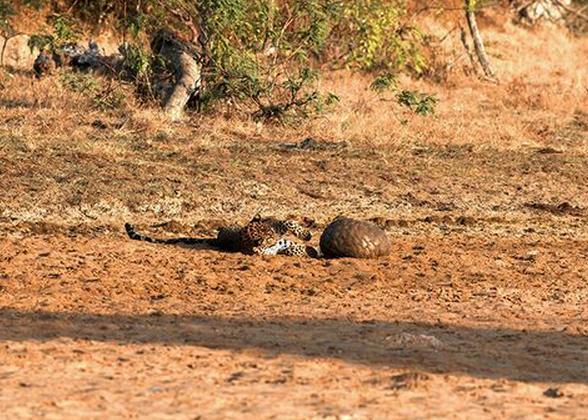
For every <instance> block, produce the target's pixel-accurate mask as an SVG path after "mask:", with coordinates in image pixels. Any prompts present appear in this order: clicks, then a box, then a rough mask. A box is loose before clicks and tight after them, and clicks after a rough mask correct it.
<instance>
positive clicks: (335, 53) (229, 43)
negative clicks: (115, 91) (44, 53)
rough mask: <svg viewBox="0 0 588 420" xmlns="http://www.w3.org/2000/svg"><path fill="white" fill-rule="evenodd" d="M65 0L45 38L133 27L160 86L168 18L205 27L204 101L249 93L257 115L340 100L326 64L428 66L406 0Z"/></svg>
mask: <svg viewBox="0 0 588 420" xmlns="http://www.w3.org/2000/svg"><path fill="white" fill-rule="evenodd" d="M1 1H2V0H0V2H1ZM36 1H37V3H39V2H40V3H43V1H44V2H45V3H49V1H48V0H36ZM0 4H2V3H0ZM52 4H53V3H52ZM55 4H57V6H55V5H54V6H53V7H54V8H55V9H54V10H55V13H56V15H55V16H56V17H55V18H54V21H53V33H52V34H44V35H42V36H39V37H37V38H35V42H37V43H38V44H43V43H45V45H56V44H63V43H64V42H68V41H69V40H71V39H73V38H75V36H76V34H77V31H76V30H75V27H76V26H75V22H76V21H83V22H85V23H89V22H93V23H96V22H99V23H100V24H104V23H105V22H108V23H109V24H110V25H114V27H116V28H118V29H119V30H121V31H122V32H123V33H125V34H126V35H127V39H129V41H130V42H129V45H130V46H131V49H130V50H129V51H128V53H129V54H128V57H127V61H128V62H127V63H125V64H126V70H127V71H128V72H130V73H133V79H134V80H136V81H137V82H138V84H139V85H140V86H141V89H140V90H142V91H145V90H147V91H149V92H150V93H151V87H150V86H151V83H152V81H151V80H150V79H151V78H152V73H153V72H152V69H153V67H154V65H155V63H156V60H157V59H156V57H151V56H149V55H148V54H145V52H146V49H145V47H144V46H145V45H146V41H147V39H148V38H149V35H150V34H152V33H154V32H155V31H156V30H158V29H160V28H162V27H164V28H169V29H172V30H175V31H177V32H178V33H181V34H183V35H191V32H192V31H191V29H193V28H200V29H202V32H204V33H205V35H206V36H205V37H200V38H199V39H200V41H202V42H201V45H199V47H201V48H200V55H198V54H196V56H197V58H198V59H199V60H200V61H201V62H202V63H203V80H202V85H203V93H202V95H201V97H200V106H202V107H204V108H209V109H210V108H214V106H215V104H217V103H223V102H225V103H226V102H230V103H231V104H236V103H239V104H241V107H240V108H243V109H250V110H251V112H252V113H253V114H254V115H255V116H256V117H257V118H270V119H282V117H283V116H284V115H285V114H300V115H303V116H308V115H311V114H313V113H315V112H319V111H320V110H322V109H324V107H325V106H328V105H329V104H332V103H333V102H334V101H336V96H335V95H333V94H329V93H322V92H319V91H318V89H317V80H318V77H319V73H318V70H319V69H321V68H350V69H354V70H361V71H377V72H386V73H388V74H396V73H398V72H401V71H411V72H415V73H421V72H422V71H423V70H424V68H425V66H426V64H425V60H424V59H423V56H422V54H421V53H420V49H419V46H420V45H421V43H422V42H423V37H422V34H421V32H420V31H419V30H418V29H417V28H415V27H413V26H411V25H409V24H408V17H407V9H406V4H405V2H404V1H402V0H357V1H346V0H199V1H193V0H142V1H140V0H129V1H123V0H113V1H106V0H65V1H62V2H58V3H55ZM64 12H68V13H70V14H69V15H66V14H65V13H64ZM37 46H41V45H37Z"/></svg>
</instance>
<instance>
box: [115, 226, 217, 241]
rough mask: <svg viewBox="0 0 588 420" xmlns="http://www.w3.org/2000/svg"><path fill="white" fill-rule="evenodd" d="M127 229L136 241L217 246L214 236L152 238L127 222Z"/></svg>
mask: <svg viewBox="0 0 588 420" xmlns="http://www.w3.org/2000/svg"><path fill="white" fill-rule="evenodd" d="M125 230H126V231H127V235H129V238H131V239H133V240H135V241H144V242H150V243H154V244H168V245H178V244H180V245H209V246H217V243H216V242H217V240H216V239H212V238H167V239H160V238H152V237H150V236H146V235H142V234H140V233H139V232H137V231H136V230H135V227H134V226H133V225H131V224H130V223H125Z"/></svg>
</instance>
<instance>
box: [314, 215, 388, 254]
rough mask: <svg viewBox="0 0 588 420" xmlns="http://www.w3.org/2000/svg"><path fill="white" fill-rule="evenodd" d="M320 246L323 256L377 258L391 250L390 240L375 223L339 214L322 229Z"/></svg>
mask: <svg viewBox="0 0 588 420" xmlns="http://www.w3.org/2000/svg"><path fill="white" fill-rule="evenodd" d="M320 248H321V253H322V255H323V256H324V257H325V258H339V257H352V258H377V257H384V256H387V255H389V254H390V252H392V242H391V241H390V238H388V235H386V232H384V231H383V230H382V229H380V228H379V227H378V226H376V225H375V224H373V223H371V222H365V221H362V220H355V219H350V218H348V217H342V216H340V217H337V218H336V219H335V220H333V221H332V222H331V223H330V224H329V225H328V226H327V228H326V229H325V230H324V232H323V234H322V235H321V239H320Z"/></svg>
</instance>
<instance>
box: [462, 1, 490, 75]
mask: <svg viewBox="0 0 588 420" xmlns="http://www.w3.org/2000/svg"><path fill="white" fill-rule="evenodd" d="M477 1H478V0H465V5H466V20H467V22H468V27H469V28H470V34H471V36H472V39H473V40H474V50H475V51H476V56H477V57H478V62H479V63H480V66H482V70H483V71H484V74H485V75H486V77H488V78H489V79H492V80H496V75H495V74H494V71H493V70H492V67H491V66H490V61H489V60H488V55H487V54H486V48H484V41H482V35H481V34H480V30H479V29H478V23H477V22H476V11H475V10H476V3H477Z"/></svg>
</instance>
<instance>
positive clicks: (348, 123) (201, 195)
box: [0, 21, 588, 225]
mask: <svg viewBox="0 0 588 420" xmlns="http://www.w3.org/2000/svg"><path fill="white" fill-rule="evenodd" d="M424 24H425V25H427V27H429V28H430V30H431V31H432V32H433V33H434V34H436V35H438V36H442V35H444V34H446V33H447V31H448V29H450V28H451V26H449V25H447V24H445V25H442V24H440V23H439V21H425V22H424ZM484 29H485V30H484V34H485V35H486V38H487V40H488V50H489V52H490V54H491V55H492V56H493V62H494V65H495V66H496V68H497V71H498V74H499V75H500V83H499V84H491V83H487V82H482V81H479V80H477V79H475V78H473V77H472V76H468V75H466V71H464V66H466V64H467V60H466V59H463V58H462V60H461V61H458V64H457V65H455V66H454V67H453V71H452V72H451V73H449V74H448V77H447V80H446V81H445V82H444V83H433V82H431V81H427V80H414V79H410V78H406V77H405V78H403V79H402V80H401V81H400V84H401V86H402V88H405V89H417V90H419V91H423V92H428V93H435V94H436V95H437V96H438V97H439V99H440V102H439V105H438V106H437V113H436V115H434V116H430V117H422V116H418V115H416V114H413V113H412V112H411V111H408V110H406V109H404V108H402V107H400V106H399V105H398V104H397V103H396V101H395V100H394V95H393V94H392V93H388V94H383V95H377V94H375V93H374V92H372V91H370V90H369V88H368V87H369V85H370V83H371V81H372V79H371V77H370V76H366V75H358V74H351V73H349V72H345V71H340V72H332V73H329V74H326V75H325V78H324V79H323V80H322V82H321V86H320V87H321V89H324V90H328V91H334V92H336V93H337V94H338V95H339V96H340V98H341V102H340V103H339V104H338V105H337V106H336V108H335V109H333V110H331V111H329V112H328V113H326V114H325V115H323V116H321V117H320V118H318V119H315V120H310V121H306V122H303V123H301V124H298V125H297V126H277V125H270V124H266V125H262V124H258V123H256V122H254V121H253V120H251V119H247V118H243V117H235V116H233V117H231V116H226V115H225V116H218V115H216V116H214V115H195V114H194V115H191V116H189V117H188V118H187V119H186V120H185V121H184V122H182V123H177V124H169V123H168V122H167V120H166V118H165V116H163V115H162V114H161V113H160V112H159V110H157V109H155V108H145V107H144V106H141V104H139V103H137V102H136V100H135V99H134V97H133V95H132V92H131V91H130V90H129V89H128V88H126V87H120V89H121V90H122V91H123V92H125V93H126V99H125V100H124V101H123V103H122V104H121V105H120V106H119V107H118V108H115V109H112V110H106V111H105V110H100V109H97V108H96V106H95V104H94V103H93V101H92V100H91V98H88V95H86V94H83V93H76V92H72V91H71V90H68V89H66V88H64V87H63V84H62V83H61V82H60V77H61V76H59V75H56V76H53V77H49V78H46V79H43V80H40V81H37V80H35V79H33V78H32V77H31V75H30V74H22V73H21V74H10V73H7V72H4V73H0V74H1V80H0V83H1V84H2V86H3V87H4V90H3V95H2V98H1V99H0V158H2V159H3V160H4V163H5V168H9V170H10V171H12V175H13V177H12V178H11V177H6V178H5V181H6V183H7V184H6V185H4V187H5V188H6V189H5V191H4V193H3V196H2V202H3V203H4V204H3V205H2V207H3V208H0V216H2V215H3V217H4V218H5V219H7V220H13V221H15V223H19V222H20V221H24V222H35V223H37V222H40V221H45V222H52V223H59V224H61V223H63V222H64V221H65V220H69V222H70V223H97V224H113V225H116V224H119V223H120V221H121V220H123V219H127V218H129V217H130V216H132V215H135V216H134V217H135V218H136V217H137V215H138V214H142V215H144V216H142V217H146V218H147V219H148V220H152V221H155V220H158V219H162V218H168V219H170V218H171V219H191V220H202V219H206V218H208V217H213V218H219V219H222V218H223V215H227V214H228V215H232V216H235V217H238V218H246V217H248V216H249V215H250V214H251V213H252V212H254V211H255V210H257V209H260V208H262V209H268V211H272V212H274V213H278V214H282V215H285V214H291V213H295V214H310V215H314V217H317V218H319V219H320V220H321V221H324V220H326V219H328V218H329V217H332V216H334V215H336V214H338V213H347V214H352V215H357V216H363V217H372V216H383V217H385V218H386V217H389V216H388V215H389V214H390V213H394V215H395V216H394V219H399V218H400V219H406V220H417V219H419V218H424V217H426V216H429V215H430V214H431V212H433V213H435V212H437V210H435V209H437V208H444V207H447V206H445V204H446V203H453V204H452V206H453V208H455V209H456V211H457V212H458V213H460V214H464V213H467V214H474V215H476V217H479V218H484V219H488V218H492V217H496V212H497V211H498V213H501V212H502V213H501V214H500V215H499V219H500V220H501V221H505V220H507V219H512V218H514V219H517V218H518V219H520V218H521V217H522V218H524V217H526V216H524V215H522V214H518V213H517V212H520V211H522V210H521V209H522V208H523V207H521V206H522V204H524V203H525V200H526V201H540V200H546V201H547V202H550V203H552V204H558V203H559V202H562V201H566V202H570V203H572V204H573V205H576V206H579V207H585V206H586V190H585V186H584V184H583V183H582V182H575V183H573V184H572V185H569V180H570V179H575V178H576V174H578V173H580V172H581V171H582V167H583V165H585V159H586V152H587V151H588V136H587V126H588V114H587V110H588V91H587V90H586V86H587V85H588V66H586V62H585V61H586V60H585V57H586V56H587V54H588V45H586V43H585V42H583V41H584V40H581V39H575V38H573V37H571V36H569V35H567V34H566V33H565V32H563V31H562V30H560V29H557V28H543V29H537V30H536V31H535V32H534V33H532V34H530V33H529V32H528V31H527V30H524V29H521V28H519V27H517V26H514V25H513V24H511V23H504V24H502V26H500V27H496V26H494V27H492V28H488V27H486V28H484ZM457 37H458V34H457V33H453V35H452V36H449V37H448V38H447V39H446V41H444V43H443V44H442V45H441V48H442V49H443V50H444V54H445V55H446V57H454V56H459V55H460V54H461V45H460V44H459V40H458V38H457ZM448 59H450V58H448ZM465 70H467V68H466V69H465ZM305 137H314V138H317V139H319V140H324V141H346V142H348V143H349V144H350V145H351V148H349V149H347V150H344V151H341V152H337V153H335V152H328V151H327V152H319V151H317V152H315V153H313V154H310V155H309V154H300V153H298V154H296V153H294V154H284V153H277V152H276V150H277V149H276V148H277V147H278V146H279V145H280V144H282V143H284V142H294V141H300V140H302V139H304V138H305ZM542 148H548V149H547V150H551V149H553V150H554V151H557V152H563V153H564V155H554V157H550V156H551V155H546V156H545V157H544V158H541V159H539V158H537V157H535V156H534V155H532V154H533V153H535V152H536V151H537V150H540V149H542ZM549 148H551V149H549ZM22 171H25V172H22ZM37 171H38V172H37ZM558 171H559V172H558ZM529 172H532V173H533V179H532V181H533V182H534V183H535V184H534V185H535V187H533V188H532V189H531V190H529V191H527V192H526V193H521V192H520V191H519V190H517V188H519V189H520V186H521V184H524V183H525V182H528V181H529V180H527V181H525V180H524V179H520V180H518V179H517V177H520V176H526V175H524V174H526V173H529ZM19 173H23V175H22V176H21V175H18V174H19ZM423 178H424V179H425V181H426V182H425V183H424V184H420V185H419V184H418V181H416V182H415V179H417V180H418V179H423ZM10 179H14V180H17V181H16V182H17V185H16V188H14V187H13V188H12V189H11V188H10V187H9V185H8V184H10V182H11V181H10ZM309 181H312V182H311V183H309ZM501 194H506V196H501ZM511 194H512V195H511ZM511 197H516V200H515V201H514V202H513V198H511ZM415 203H417V204H415ZM418 203H421V204H422V203H428V204H425V205H420V204H418ZM450 207H451V206H450ZM496 209H500V210H496ZM523 212H528V211H527V210H524V211H523ZM456 216H459V214H457V215H456Z"/></svg>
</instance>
